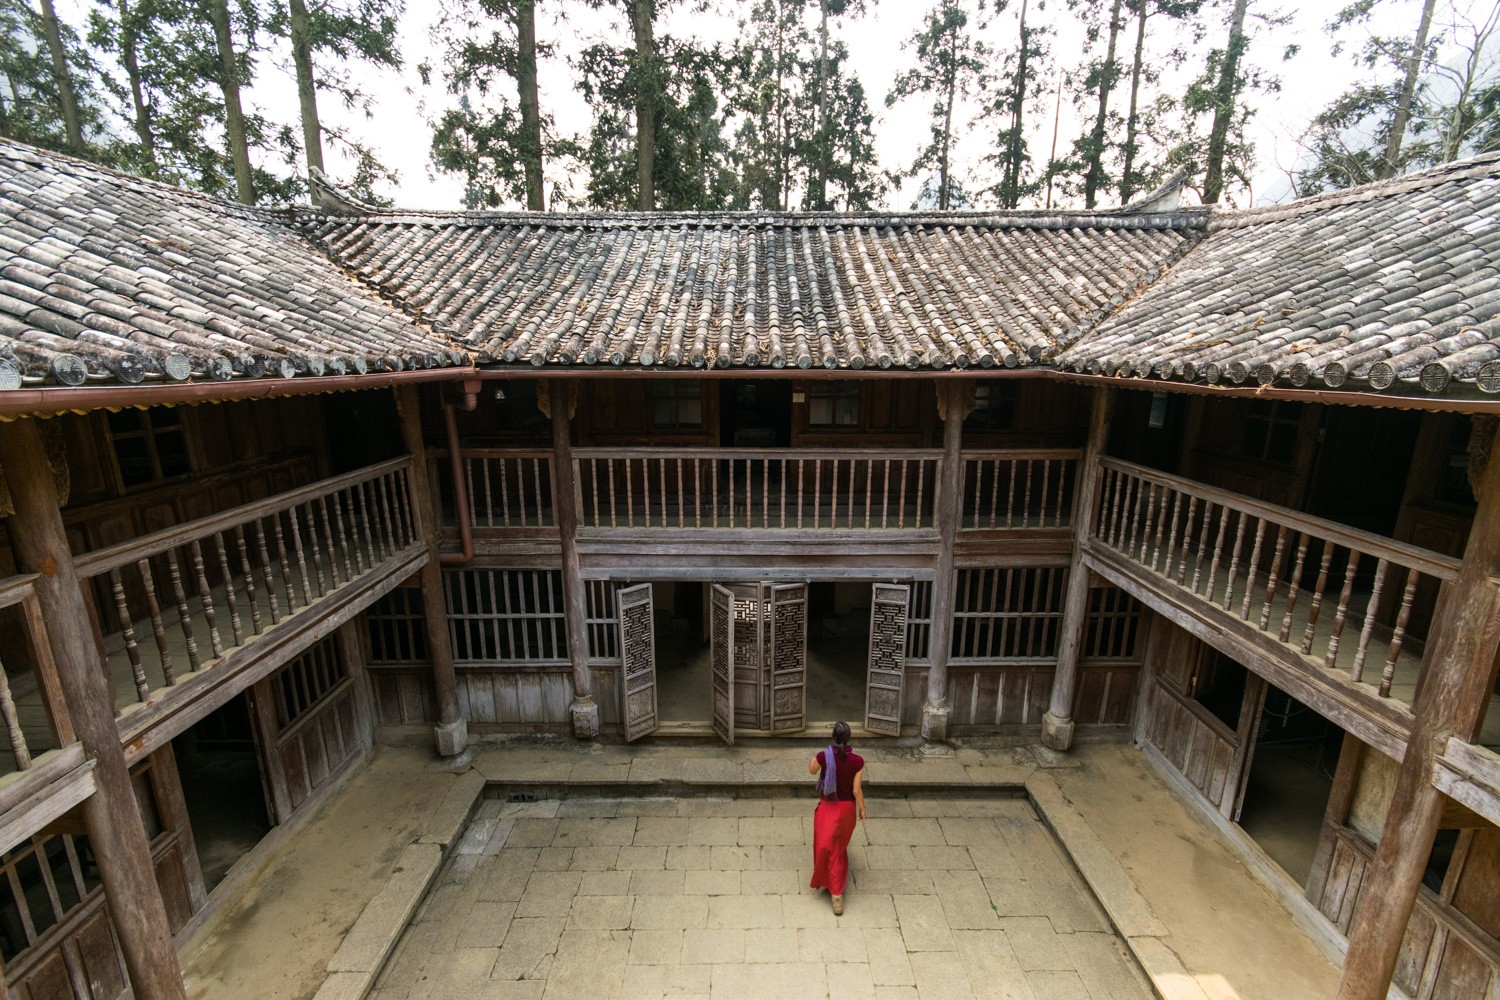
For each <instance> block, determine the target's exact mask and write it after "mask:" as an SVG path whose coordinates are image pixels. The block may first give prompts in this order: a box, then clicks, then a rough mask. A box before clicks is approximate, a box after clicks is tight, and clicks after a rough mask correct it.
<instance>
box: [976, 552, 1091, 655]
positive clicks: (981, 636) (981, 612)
mask: <svg viewBox="0 0 1500 1000" xmlns="http://www.w3.org/2000/svg"><path fill="white" fill-rule="evenodd" d="M1067 576H1068V570H1067V568H1066V567H1064V566H1044V567H1036V568H1012V569H965V570H959V572H958V581H957V586H956V588H955V593H954V603H953V608H954V610H953V645H952V651H951V654H950V657H949V658H950V660H954V661H970V662H975V661H983V662H988V661H993V660H1048V659H1056V658H1057V638H1058V626H1059V624H1060V622H1061V619H1062V594H1063V585H1064V582H1065V581H1066V579H1067Z"/></svg>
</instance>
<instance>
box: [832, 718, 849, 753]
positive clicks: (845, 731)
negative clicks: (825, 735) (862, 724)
mask: <svg viewBox="0 0 1500 1000" xmlns="http://www.w3.org/2000/svg"><path fill="white" fill-rule="evenodd" d="M833 742H835V743H837V744H838V745H839V746H844V747H846V746H848V745H849V723H847V722H835V723H834V724H833Z"/></svg>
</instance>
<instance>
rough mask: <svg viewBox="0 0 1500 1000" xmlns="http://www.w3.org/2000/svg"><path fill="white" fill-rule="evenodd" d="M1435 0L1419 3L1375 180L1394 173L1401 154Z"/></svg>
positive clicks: (1430, 27)
mask: <svg viewBox="0 0 1500 1000" xmlns="http://www.w3.org/2000/svg"><path fill="white" fill-rule="evenodd" d="M1436 7H1437V0H1427V2H1426V3H1424V4H1422V20H1421V21H1420V22H1419V23H1418V24H1417V37H1416V40H1415V41H1413V42H1412V45H1411V56H1410V57H1409V58H1408V59H1407V60H1406V79H1405V80H1403V81H1402V83H1401V97H1400V99H1399V100H1397V102H1396V113H1395V114H1394V115H1392V116H1391V134H1390V135H1389V136H1388V137H1387V138H1386V141H1385V155H1384V156H1383V157H1381V158H1380V162H1379V163H1378V164H1376V166H1375V179H1376V180H1385V179H1386V178H1387V177H1394V176H1395V174H1396V161H1397V160H1398V159H1399V158H1400V156H1401V143H1402V142H1403V141H1404V140H1405V138H1406V123H1407V122H1408V121H1409V120H1410V119H1411V105H1412V101H1413V100H1414V99H1415V98H1416V94H1417V77H1418V76H1419V75H1420V74H1421V72H1422V62H1423V57H1424V56H1425V54H1426V52H1427V33H1428V32H1429V31H1430V30H1432V12H1433V10H1434V8H1436Z"/></svg>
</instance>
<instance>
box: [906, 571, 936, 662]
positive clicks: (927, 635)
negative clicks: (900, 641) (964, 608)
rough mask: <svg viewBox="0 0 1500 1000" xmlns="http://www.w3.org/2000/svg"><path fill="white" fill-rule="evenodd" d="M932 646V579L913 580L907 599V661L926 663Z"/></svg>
mask: <svg viewBox="0 0 1500 1000" xmlns="http://www.w3.org/2000/svg"><path fill="white" fill-rule="evenodd" d="M931 646H932V581H931V580H913V581H912V584H911V596H910V597H908V598H907V600H906V662H907V663H908V664H910V663H912V662H913V661H916V662H920V663H926V662H927V661H928V659H929V657H930V655H931V654H930V649H931Z"/></svg>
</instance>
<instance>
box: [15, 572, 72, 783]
mask: <svg viewBox="0 0 1500 1000" xmlns="http://www.w3.org/2000/svg"><path fill="white" fill-rule="evenodd" d="M35 581H36V574H31V575H28V576H15V577H11V578H9V579H7V580H3V581H0V611H4V610H5V609H8V608H14V609H16V610H15V611H14V612H10V614H8V615H6V617H7V618H10V616H11V615H16V616H17V617H16V619H15V620H13V621H12V622H11V624H13V625H16V626H19V630H20V631H19V633H18V634H14V635H12V636H11V642H7V643H5V644H4V645H5V648H4V649H0V726H3V728H4V740H5V744H6V749H7V750H8V751H9V758H8V759H6V760H4V761H3V763H0V773H4V772H11V771H29V770H31V768H32V766H33V765H34V764H35V763H36V757H37V756H38V755H39V753H41V752H45V751H47V750H55V749H57V748H59V747H65V746H67V745H68V744H70V743H72V742H73V740H74V737H73V729H72V725H71V724H70V722H69V721H68V713H67V709H66V708H65V707H64V705H63V700H62V693H61V691H60V690H59V689H58V686H57V673H56V670H55V669H54V668H53V664H52V651H51V648H50V647H49V646H48V645H47V638H46V633H45V630H44V627H43V625H42V616H41V610H40V609H39V608H38V606H37V600H36V592H35ZM12 643H15V644H14V645H13V644H12ZM6 660H9V661H10V663H9V664H7V663H6V662H5V661H6ZM18 667H20V668H21V669H20V670H19V671H17V673H16V676H15V677H13V671H16V670H17V668H18ZM22 679H24V687H23V689H22V690H20V691H16V690H14V689H13V687H12V685H13V683H15V682H16V681H19V680H22ZM10 765H14V766H13V767H12V766H10Z"/></svg>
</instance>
